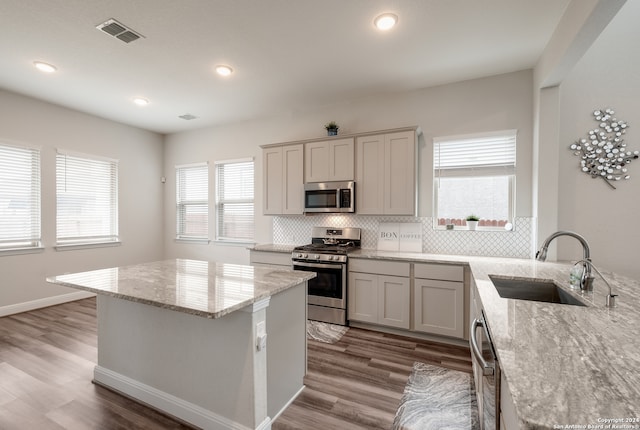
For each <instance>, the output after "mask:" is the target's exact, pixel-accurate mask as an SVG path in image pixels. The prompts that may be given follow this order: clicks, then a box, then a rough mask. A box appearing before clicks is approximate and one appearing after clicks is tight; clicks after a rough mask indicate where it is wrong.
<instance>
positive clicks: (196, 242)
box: [175, 238, 211, 245]
mask: <svg viewBox="0 0 640 430" xmlns="http://www.w3.org/2000/svg"><path fill="white" fill-rule="evenodd" d="M175 242H176V243H190V244H193V245H208V244H209V243H210V242H211V241H210V240H209V239H185V238H176V239H175Z"/></svg>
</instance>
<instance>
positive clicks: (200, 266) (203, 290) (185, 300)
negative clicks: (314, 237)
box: [47, 259, 316, 318]
mask: <svg viewBox="0 0 640 430" xmlns="http://www.w3.org/2000/svg"><path fill="white" fill-rule="evenodd" d="M315 276H316V275H315V273H312V272H302V271H293V270H287V269H273V268H264V267H253V266H242V265H236V264H225V263H216V262H207V261H200V260H187V259H175V260H165V261H154V262H151V263H143V264H135V265H131V266H123V267H114V268H109V269H99V270H92V271H89V272H81V273H72V274H66V275H59V276H51V277H48V278H47V282H51V283H54V284H58V285H63V286H65V287H71V288H76V289H79V290H85V291H90V292H93V293H97V294H104V295H107V296H111V297H117V298H121V299H126V300H131V301H134V302H139V303H145V304H149V305H153V306H158V307H161V308H166V309H171V310H175V311H180V312H185V313H189V314H193V315H198V316H202V317H205V318H220V317H222V316H224V315H227V314H229V313H231V312H233V311H235V310H238V309H242V308H244V307H246V306H248V305H250V304H252V303H254V302H257V301H259V300H261V299H263V298H266V297H270V296H272V295H274V294H277V293H279V292H281V291H284V290H287V289H289V288H292V287H294V286H296V285H298V284H300V283H302V282H305V281H307V280H309V279H312V278H314V277H315Z"/></svg>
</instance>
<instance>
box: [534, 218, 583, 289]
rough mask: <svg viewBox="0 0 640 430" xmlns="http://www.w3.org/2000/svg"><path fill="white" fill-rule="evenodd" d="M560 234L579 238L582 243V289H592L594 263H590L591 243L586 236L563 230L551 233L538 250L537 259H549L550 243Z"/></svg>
mask: <svg viewBox="0 0 640 430" xmlns="http://www.w3.org/2000/svg"><path fill="white" fill-rule="evenodd" d="M559 236H571V237H573V238H575V239H577V240H578V241H579V242H580V244H581V245H582V260H580V262H582V268H583V269H582V277H581V278H580V289H581V290H583V291H585V290H586V291H590V290H592V289H593V276H591V267H592V265H591V264H590V263H591V253H590V251H589V244H588V243H587V240H586V239H585V238H584V237H582V236H580V235H579V234H578V233H574V232H572V231H564V230H561V231H556V232H555V233H553V234H551V235H550V236H549V237H547V238H546V239H545V240H544V242H543V243H542V246H541V247H540V249H539V250H538V252H536V260H538V261H545V260H546V259H547V251H548V250H549V245H550V244H551V241H552V240H553V239H555V238H556V237H559ZM576 264H577V263H576Z"/></svg>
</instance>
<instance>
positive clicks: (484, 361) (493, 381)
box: [469, 310, 500, 430]
mask: <svg viewBox="0 0 640 430" xmlns="http://www.w3.org/2000/svg"><path fill="white" fill-rule="evenodd" d="M469 346H470V347H471V353H472V360H473V373H474V376H475V381H476V384H477V386H476V397H477V399H478V412H479V418H480V429H481V430H494V429H495V430H500V364H499V363H498V358H497V356H496V353H495V349H494V347H493V343H492V342H491V336H490V335H489V329H488V327H487V322H486V319H485V315H484V310H483V311H482V315H481V316H480V317H479V318H476V319H474V320H473V322H472V323H471V330H470V332H469Z"/></svg>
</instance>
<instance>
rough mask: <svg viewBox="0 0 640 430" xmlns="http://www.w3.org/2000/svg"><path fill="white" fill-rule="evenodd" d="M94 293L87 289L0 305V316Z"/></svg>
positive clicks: (60, 302)
mask: <svg viewBox="0 0 640 430" xmlns="http://www.w3.org/2000/svg"><path fill="white" fill-rule="evenodd" d="M94 296H95V294H94V293H90V292H88V291H76V292H73V293H69V294H60V295H58V296H51V297H45V298H43V299H37V300H31V301H30V302H24V303H16V304H15V305H8V306H1V307H0V317H6V316H7V315H13V314H19V313H22V312H28V311H33V310H35V309H41V308H47V307H49V306H54V305H59V304H62V303H67V302H74V301H76V300H80V299H87V298H89V297H94Z"/></svg>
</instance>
